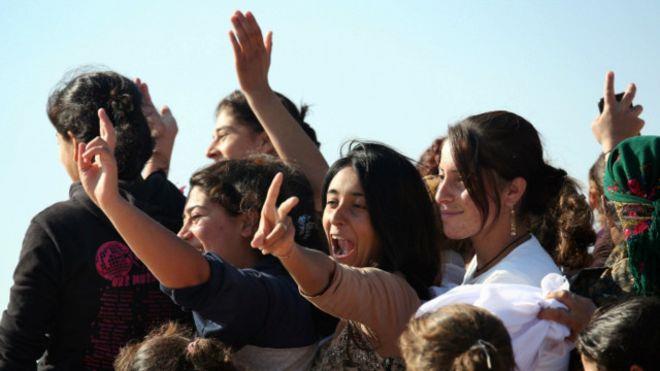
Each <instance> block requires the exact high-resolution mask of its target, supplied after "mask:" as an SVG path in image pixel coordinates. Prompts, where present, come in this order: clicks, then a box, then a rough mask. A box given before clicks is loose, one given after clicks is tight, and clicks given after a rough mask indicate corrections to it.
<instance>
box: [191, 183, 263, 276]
mask: <svg viewBox="0 0 660 371" xmlns="http://www.w3.org/2000/svg"><path fill="white" fill-rule="evenodd" d="M244 219H245V218H244V217H243V215H239V216H233V215H231V214H229V213H228V212H227V210H225V208H224V207H222V206H220V205H219V204H217V203H215V202H213V201H211V200H209V198H208V196H207V195H206V193H204V191H202V190H201V189H200V188H199V187H193V188H192V189H191V190H190V194H189V195H188V200H187V201H186V207H185V209H184V214H183V227H181V230H180V231H179V233H178V236H179V238H181V239H183V240H185V241H186V242H188V243H189V244H190V245H192V246H193V247H195V248H197V249H198V250H200V252H207V251H208V252H213V253H216V254H218V255H219V256H220V257H221V258H222V259H224V260H225V261H227V262H229V263H230V264H232V265H233V266H235V267H237V268H248V267H251V266H253V265H254V258H255V255H256V253H255V252H254V251H253V250H252V249H251V248H250V243H249V241H250V238H251V236H249V231H247V230H246V228H248V227H247V226H246V225H245V220H244Z"/></svg>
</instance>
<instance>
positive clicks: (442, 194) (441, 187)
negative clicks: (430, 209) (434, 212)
mask: <svg viewBox="0 0 660 371" xmlns="http://www.w3.org/2000/svg"><path fill="white" fill-rule="evenodd" d="M453 199H454V197H453V195H452V194H451V190H450V189H449V187H448V186H447V180H446V179H440V183H438V190H437V191H436V192H435V202H436V203H437V204H438V205H441V204H446V203H449V202H451V201H452V200H453Z"/></svg>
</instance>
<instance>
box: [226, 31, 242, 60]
mask: <svg viewBox="0 0 660 371" xmlns="http://www.w3.org/2000/svg"><path fill="white" fill-rule="evenodd" d="M229 41H231V46H232V48H233V49H234V58H235V59H236V64H238V62H239V61H240V60H241V59H242V55H243V50H242V49H241V44H239V43H238V40H237V39H236V34H235V33H234V31H229Z"/></svg>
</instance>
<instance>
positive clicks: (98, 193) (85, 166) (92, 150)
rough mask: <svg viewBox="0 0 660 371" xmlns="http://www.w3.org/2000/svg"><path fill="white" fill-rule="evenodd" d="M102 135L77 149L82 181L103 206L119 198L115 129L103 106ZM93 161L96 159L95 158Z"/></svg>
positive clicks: (100, 116) (93, 197)
mask: <svg viewBox="0 0 660 371" xmlns="http://www.w3.org/2000/svg"><path fill="white" fill-rule="evenodd" d="M98 115H99V126H100V136H98V137H96V138H94V139H92V140H91V141H90V142H89V143H79V144H78V150H77V152H76V163H77V164H78V175H79V177H80V182H81V183H82V185H83V188H84V189H85V192H86V193H87V195H89V197H90V198H91V199H92V201H94V203H96V204H97V205H99V207H101V208H103V206H102V205H104V204H107V203H109V202H112V201H113V200H115V199H117V198H119V197H120V196H119V186H118V180H117V162H116V161H115V155H114V150H115V145H116V137H115V129H114V127H113V126H112V122H111V121H110V118H109V117H108V115H107V114H106V112H105V110H104V109H103V108H101V109H99V111H98ZM92 160H93V161H92Z"/></svg>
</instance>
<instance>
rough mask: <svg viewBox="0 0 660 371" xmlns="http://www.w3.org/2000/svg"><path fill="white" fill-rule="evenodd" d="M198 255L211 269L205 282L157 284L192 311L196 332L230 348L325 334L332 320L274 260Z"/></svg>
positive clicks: (298, 341)
mask: <svg viewBox="0 0 660 371" xmlns="http://www.w3.org/2000/svg"><path fill="white" fill-rule="evenodd" d="M204 257H205V258H206V260H207V261H208V262H209V265H210V267H211V276H210V278H209V280H208V281H207V282H205V283H203V284H200V285H197V286H192V287H185V288H179V289H170V288H167V287H164V286H162V285H161V290H162V291H163V292H164V293H166V294H167V295H169V296H170V297H171V298H172V300H173V301H174V302H175V303H176V304H178V305H180V306H181V307H183V308H184V309H187V310H191V311H192V313H193V316H194V319H195V326H196V327H197V332H198V333H199V335H200V336H204V337H213V338H216V339H219V340H221V341H222V342H224V343H225V344H227V345H229V346H232V347H234V348H240V347H242V346H244V345H253V346H258V347H267V348H295V347H302V346H307V345H311V344H314V343H316V342H317V341H319V340H320V339H321V338H322V337H323V336H325V335H328V334H327V333H324V332H326V331H324V330H323V329H326V328H329V327H330V326H326V325H327V324H329V322H334V321H335V320H334V319H331V318H328V317H324V316H321V315H319V313H318V310H317V309H316V308H315V307H314V306H313V305H312V304H310V303H309V302H308V301H307V300H305V299H304V298H303V297H302V296H301V295H300V293H299V292H298V286H297V285H296V283H295V282H294V281H293V279H292V278H291V277H290V276H289V274H288V273H287V271H286V270H285V269H284V267H283V266H282V265H281V264H280V262H279V261H278V260H277V259H276V258H274V257H272V256H265V257H263V258H262V259H261V260H260V262H259V263H258V264H257V265H256V266H254V267H253V268H246V269H238V268H235V267H233V266H232V265H231V264H229V263H227V262H225V261H223V260H222V258H220V257H219V256H218V255H216V254H213V253H206V254H204ZM320 322H321V323H320Z"/></svg>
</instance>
